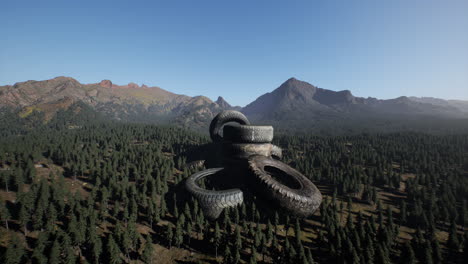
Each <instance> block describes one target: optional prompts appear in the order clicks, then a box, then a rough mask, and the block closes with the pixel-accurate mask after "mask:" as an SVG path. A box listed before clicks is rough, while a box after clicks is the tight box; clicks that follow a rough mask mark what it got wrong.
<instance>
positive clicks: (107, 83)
mask: <svg viewBox="0 0 468 264" xmlns="http://www.w3.org/2000/svg"><path fill="white" fill-rule="evenodd" d="M99 86H102V87H105V88H112V82H111V81H109V80H102V81H101V82H100V83H99Z"/></svg>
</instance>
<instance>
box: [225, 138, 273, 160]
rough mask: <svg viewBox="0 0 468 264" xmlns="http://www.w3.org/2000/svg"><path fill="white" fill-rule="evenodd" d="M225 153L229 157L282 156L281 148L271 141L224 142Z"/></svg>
mask: <svg viewBox="0 0 468 264" xmlns="http://www.w3.org/2000/svg"><path fill="white" fill-rule="evenodd" d="M223 155H224V157H227V158H234V159H248V158H249V157H250V156H255V155H260V156H265V157H271V156H272V155H273V156H275V157H277V158H278V157H279V158H281V157H282V151H281V148H279V147H277V146H275V145H273V144H270V143H256V144H253V143H230V142H224V143H223Z"/></svg>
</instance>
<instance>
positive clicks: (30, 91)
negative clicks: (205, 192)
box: [0, 77, 468, 130]
mask: <svg viewBox="0 0 468 264" xmlns="http://www.w3.org/2000/svg"><path fill="white" fill-rule="evenodd" d="M78 102H82V103H84V104H86V105H88V106H90V107H91V108H92V109H94V110H95V111H97V112H99V113H102V114H103V115H104V116H106V117H109V118H113V119H117V120H124V121H131V122H150V123H172V124H177V125H181V126H184V127H189V128H195V129H200V128H206V127H207V126H208V124H209V122H210V120H211V118H213V116H214V115H216V114H217V113H218V112H220V111H222V110H225V109H236V110H241V111H242V112H244V113H245V114H246V115H247V116H248V117H249V118H250V119H251V120H252V121H253V122H256V123H264V124H273V125H275V126H278V127H280V128H289V129H305V128H308V129H309V128H310V129H313V128H315V129H317V128H319V129H325V130H326V129H329V128H337V127H341V128H346V127H348V126H352V125H353V124H356V123H359V124H361V125H362V124H366V126H367V127H369V128H370V127H374V126H384V127H387V126H389V124H390V125H391V124H393V125H394V124H399V125H402V126H403V127H402V128H406V129H413V128H416V126H417V124H415V122H416V123H418V122H420V121H421V120H425V121H427V122H433V123H434V122H436V121H444V120H460V119H466V118H468V102H467V101H458V100H442V99H437V98H417V97H398V98H395V99H389V100H379V99H376V98H361V97H355V96H353V95H352V93H351V92H350V91H348V90H343V91H339V92H335V91H331V90H327V89H323V88H318V87H315V86H313V85H311V84H309V83H307V82H304V81H300V80H297V79H295V78H290V79H288V80H287V81H286V82H284V83H283V84H281V86H279V87H278V88H277V89H275V90H273V91H272V92H270V93H266V94H264V95H262V96H260V97H259V98H257V99H256V100H255V101H253V102H252V103H250V104H248V105H247V106H245V107H244V108H241V107H233V106H231V105H230V104H229V103H228V102H226V101H225V100H224V99H223V98H222V97H219V98H218V99H217V100H216V101H215V102H213V101H212V100H210V99H209V98H207V97H204V96H195V97H190V96H186V95H179V94H175V93H172V92H169V91H166V90H163V89H161V88H159V87H148V86H146V85H142V86H139V85H137V84H135V83H129V84H128V85H123V86H122V85H116V84H113V83H112V82H111V81H110V80H103V81H101V82H99V83H94V84H81V83H79V82H78V81H76V80H75V79H73V78H69V77H57V78H54V79H51V80H46V81H27V82H20V83H16V84H14V85H12V86H10V85H6V86H0V108H4V109H12V110H13V111H16V112H17V114H18V115H20V116H21V117H27V116H28V115H30V114H31V113H34V112H39V113H43V114H44V118H45V119H46V121H47V119H50V118H52V117H53V116H54V114H55V113H56V112H57V111H59V110H60V109H68V108H69V107H70V106H71V105H73V104H75V103H78ZM464 121H466V120H464Z"/></svg>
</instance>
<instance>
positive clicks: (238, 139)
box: [186, 110, 322, 219]
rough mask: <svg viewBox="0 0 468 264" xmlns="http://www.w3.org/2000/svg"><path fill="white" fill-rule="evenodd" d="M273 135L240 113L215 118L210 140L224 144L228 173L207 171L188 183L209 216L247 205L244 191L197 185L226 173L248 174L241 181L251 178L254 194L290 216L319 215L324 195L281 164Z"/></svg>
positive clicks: (309, 182)
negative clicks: (206, 178)
mask: <svg viewBox="0 0 468 264" xmlns="http://www.w3.org/2000/svg"><path fill="white" fill-rule="evenodd" d="M221 131H222V133H221ZM273 132H274V130H273V127H272V126H256V125H251V124H250V122H249V120H248V119H247V117H246V116H245V115H243V114H242V113H240V112H238V111H232V110H228V111H223V112H221V113H219V114H218V115H217V116H215V118H214V119H213V120H212V122H211V124H210V137H211V139H212V140H213V142H215V143H219V144H222V149H223V157H224V165H225V169H224V170H223V168H215V169H208V170H204V171H201V172H198V173H195V174H194V175H192V176H190V177H189V179H188V180H187V181H186V188H187V190H188V191H189V192H190V193H191V194H192V195H193V196H194V197H195V198H196V199H197V200H198V202H199V204H200V206H201V208H202V209H203V211H204V213H205V216H207V217H208V218H210V219H216V218H218V217H219V215H220V214H221V212H222V211H223V209H224V208H228V207H233V206H237V205H239V204H241V203H242V202H243V197H244V196H243V192H242V190H240V189H229V190H220V191H214V190H206V189H203V188H201V187H200V186H199V185H198V184H197V181H198V180H200V179H202V178H205V177H208V176H210V175H216V174H217V173H223V172H224V173H226V170H229V171H237V172H239V173H238V174H247V175H240V178H241V179H244V178H243V177H241V176H247V177H249V178H250V179H247V182H248V183H249V184H250V185H249V190H250V191H251V192H253V193H255V195H260V196H261V197H262V198H264V199H267V200H272V201H273V202H275V203H276V204H277V205H278V206H279V207H281V208H283V209H285V210H287V211H288V212H290V213H293V214H295V215H297V216H302V217H307V216H310V215H312V214H313V213H314V212H315V210H316V209H317V208H318V206H319V205H320V203H321V201H322V195H321V194H320V191H319V190H318V189H317V187H316V186H315V185H314V184H313V183H312V182H311V181H310V180H309V179H308V178H307V177H305V176H304V175H302V174H301V173H300V172H298V171H296V170H294V169H293V168H291V167H290V166H288V165H287V164H284V163H282V162H281V161H279V159H281V158H282V150H281V148H279V147H278V146H275V145H273V144H271V142H272V140H273ZM242 164H245V170H243V165H242ZM231 174H232V173H231ZM234 174H236V173H234ZM280 176H281V177H283V178H286V180H285V181H283V180H282V179H281V177H280ZM278 177H279V178H278Z"/></svg>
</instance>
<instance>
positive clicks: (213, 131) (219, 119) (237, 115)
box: [210, 110, 250, 142]
mask: <svg viewBox="0 0 468 264" xmlns="http://www.w3.org/2000/svg"><path fill="white" fill-rule="evenodd" d="M229 122H237V123H239V124H241V125H249V124H250V122H249V120H248V119H247V117H246V116H245V115H244V114H242V113H241V112H239V111H234V110H225V111H222V112H221V113H219V114H217V115H216V116H215V117H214V118H213V120H211V123H210V137H211V140H213V142H219V141H221V140H223V137H222V136H221V135H220V134H219V132H221V128H222V127H223V126H224V124H226V123H229Z"/></svg>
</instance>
